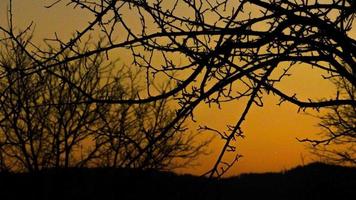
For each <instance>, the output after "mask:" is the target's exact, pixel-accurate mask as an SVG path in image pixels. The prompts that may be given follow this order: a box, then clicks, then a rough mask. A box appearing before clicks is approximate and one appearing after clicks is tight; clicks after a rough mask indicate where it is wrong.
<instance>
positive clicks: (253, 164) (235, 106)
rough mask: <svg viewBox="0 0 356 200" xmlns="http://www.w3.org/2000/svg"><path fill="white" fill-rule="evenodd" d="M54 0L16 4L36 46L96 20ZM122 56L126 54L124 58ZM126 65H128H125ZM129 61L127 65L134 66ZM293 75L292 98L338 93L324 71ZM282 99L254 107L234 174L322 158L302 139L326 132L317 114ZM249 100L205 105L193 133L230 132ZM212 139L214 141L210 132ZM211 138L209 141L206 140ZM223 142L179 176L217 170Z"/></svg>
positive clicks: (2, 9)
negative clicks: (207, 129) (200, 129)
mask: <svg viewBox="0 0 356 200" xmlns="http://www.w3.org/2000/svg"><path fill="white" fill-rule="evenodd" d="M7 2H8V1H6V0H2V1H0V24H1V25H4V24H5V23H6V10H7ZM51 2H54V0H52V1H49V0H35V1H34V0H14V1H13V4H14V5H13V10H14V23H15V25H16V28H17V29H24V28H25V27H26V26H27V25H28V24H30V22H31V21H33V22H34V23H35V27H36V28H35V32H34V41H35V42H38V43H41V40H42V39H43V38H46V37H52V36H53V34H54V32H57V33H58V34H59V36H61V37H64V38H65V37H68V36H69V35H70V34H71V33H73V32H75V30H78V29H79V30H80V29H82V28H84V27H85V25H87V22H88V21H89V20H90V19H91V18H92V16H91V15H90V14H88V13H86V12H82V11H80V9H76V10H73V9H72V8H70V7H65V6H64V4H63V3H62V4H60V5H58V6H57V7H54V8H51V9H46V8H44V5H49V4H50V3H51ZM119 57H120V55H119ZM123 57H124V56H123ZM122 62H125V60H122ZM130 62H131V61H127V63H126V64H130ZM292 73H293V76H291V77H289V78H287V79H286V80H285V81H284V82H283V84H280V85H279V87H280V88H281V89H283V90H285V91H288V92H289V93H290V94H293V93H297V94H298V97H304V99H306V97H308V98H310V97H313V98H314V99H318V98H327V97H330V96H332V95H333V94H334V93H335V91H334V90H335V89H334V88H333V85H332V84H331V83H330V82H328V81H326V80H324V79H323V78H322V76H321V73H320V71H317V70H312V69H310V68H308V67H307V66H303V65H300V66H298V67H295V68H293V70H292ZM278 100H279V99H278V98H277V97H274V96H272V95H269V96H268V95H265V97H264V107H262V108H260V107H253V109H252V110H251V112H250V113H249V115H248V117H247V119H246V121H245V122H244V124H243V130H244V134H245V136H246V137H245V138H244V139H242V140H241V139H240V141H239V144H240V145H239V146H238V147H237V149H238V152H239V153H240V154H242V155H243V158H242V159H241V160H240V161H239V162H238V163H237V164H236V166H235V167H233V168H232V169H231V171H230V172H229V174H228V175H234V174H240V173H245V172H267V171H281V170H284V169H289V168H291V167H293V166H296V165H300V164H302V162H305V163H308V162H311V161H313V160H317V158H315V157H313V156H312V155H311V154H310V153H309V150H308V149H307V148H306V145H305V144H301V143H299V142H298V141H297V140H296V138H306V137H310V138H316V137H317V134H318V133H319V132H320V128H318V127H317V124H318V119H317V118H315V117H313V116H311V115H315V114H317V113H314V112H312V111H308V113H304V112H300V113H298V112H297V111H298V108H297V107H296V106H294V105H291V104H288V103H284V104H282V105H281V106H278V105H276V104H277V103H278ZM244 103H245V102H244V101H239V102H234V103H229V104H223V105H222V109H221V110H219V109H217V108H215V107H213V108H208V106H207V105H201V106H199V107H198V110H197V111H196V120H197V122H195V123H193V122H190V127H191V130H190V131H193V132H194V131H195V128H196V127H198V125H209V126H211V127H214V128H216V129H221V130H225V129H226V125H227V124H233V123H235V122H236V120H238V118H239V114H240V113H241V109H242V108H243V106H244ZM203 134H206V137H210V136H211V134H210V133H203ZM204 137H205V136H204ZM222 145H223V144H222V142H221V141H220V140H219V139H218V137H216V139H215V140H214V142H213V143H212V144H211V145H210V147H209V151H210V152H211V153H210V154H209V155H207V156H202V157H201V158H200V159H199V160H198V162H199V163H200V165H198V166H195V167H193V168H187V169H180V170H178V171H179V172H183V173H194V174H197V175H200V174H202V173H203V172H206V171H207V170H208V169H209V168H211V166H212V164H213V162H215V160H216V158H217V154H218V153H219V152H220V149H221V146H222Z"/></svg>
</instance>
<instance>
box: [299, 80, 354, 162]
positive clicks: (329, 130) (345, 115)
mask: <svg viewBox="0 0 356 200" xmlns="http://www.w3.org/2000/svg"><path fill="white" fill-rule="evenodd" d="M334 82H335V85H336V86H337V87H338V93H337V95H338V96H343V97H345V96H346V97H347V98H350V99H355V98H356V88H355V86H353V85H351V84H350V83H349V82H347V81H346V80H344V79H338V80H335V81H334ZM320 119H321V122H320V124H319V126H320V127H321V128H322V130H323V132H322V133H321V136H320V138H319V139H303V140H301V141H303V142H308V143H310V144H311V147H312V148H311V150H312V152H313V153H314V154H315V155H317V156H319V157H320V158H321V159H324V160H325V161H327V162H332V163H337V164H351V165H356V106H355V105H343V106H333V107H330V108H329V109H328V113H327V114H326V115H322V116H320Z"/></svg>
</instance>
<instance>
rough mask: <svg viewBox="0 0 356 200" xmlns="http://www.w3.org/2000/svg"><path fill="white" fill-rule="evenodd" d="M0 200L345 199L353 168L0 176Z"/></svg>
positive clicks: (355, 173)
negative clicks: (224, 174)
mask: <svg viewBox="0 0 356 200" xmlns="http://www.w3.org/2000/svg"><path fill="white" fill-rule="evenodd" d="M0 177H1V178H0V188H1V189H0V190H1V199H86V200H88V199H233V198H235V197H239V198H242V199H246V198H248V199H262V198H263V199H313V200H315V199H326V198H327V199H330V198H334V199H350V197H352V196H353V195H354V193H355V185H356V168H352V167H342V166H336V165H328V164H323V163H312V164H309V165H306V166H300V167H296V168H294V169H291V170H288V171H285V172H281V173H265V174H243V175H240V176H237V177H231V178H223V179H208V178H205V177H196V176H190V175H177V174H174V173H168V172H159V171H153V170H145V171H142V170H135V169H118V168H96V169H88V168H70V169H63V170H61V169H52V170H47V171H46V170H45V171H41V172H39V173H23V174H12V173H2V174H1V176H0Z"/></svg>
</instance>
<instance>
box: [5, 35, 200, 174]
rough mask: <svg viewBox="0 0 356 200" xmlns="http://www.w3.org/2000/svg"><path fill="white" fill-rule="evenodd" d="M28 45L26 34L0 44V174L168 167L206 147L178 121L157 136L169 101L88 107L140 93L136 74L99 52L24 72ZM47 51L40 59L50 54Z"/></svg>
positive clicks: (138, 73) (163, 86) (167, 117)
mask: <svg viewBox="0 0 356 200" xmlns="http://www.w3.org/2000/svg"><path fill="white" fill-rule="evenodd" d="M30 43H31V37H30V36H28V35H27V34H23V35H21V37H19V38H17V42H14V41H11V40H0V93H1V95H0V96H1V98H0V171H14V172H26V171H41V170H44V169H48V168H68V167H125V168H140V169H147V168H153V169H171V168H174V167H179V166H182V165H186V164H187V163H189V162H190V161H191V160H192V159H195V158H196V157H197V156H198V155H199V154H200V153H202V148H203V147H204V146H205V144H206V143H205V142H202V143H201V144H199V143H195V140H194V138H195V135H193V134H183V133H184V132H185V130H186V128H185V124H183V123H181V122H180V123H177V124H175V125H174V126H173V127H171V128H170V129H169V130H168V133H167V134H166V135H165V137H160V138H158V136H159V135H160V133H161V131H162V129H164V128H165V127H166V126H167V124H170V123H171V120H172V119H173V117H174V115H175V112H174V110H173V109H170V107H169V101H170V100H169V99H162V100H158V101H155V102H150V103H146V104H113V103H110V102H106V101H102V102H90V101H89V100H90V98H92V96H95V97H96V98H102V99H113V98H120V99H125V98H132V97H136V96H138V95H140V94H141V92H142V91H141V87H140V83H141V82H142V80H141V79H140V76H141V75H142V73H143V71H142V70H141V71H140V70H137V71H135V70H132V69H130V68H129V67H125V66H122V65H120V66H119V65H118V63H117V62H108V61H105V59H104V54H96V55H93V56H90V57H85V58H83V59H79V60H76V61H73V62H69V63H63V64H62V65H60V66H57V67H51V68H48V70H46V71H37V69H36V68H33V69H32V70H31V71H30V72H28V71H27V72H26V70H28V69H29V68H31V67H32V66H33V64H34V60H33V59H34V58H33V57H31V55H29V54H28V53H27V52H26V51H25V50H24V49H23V47H27V45H30ZM97 45H100V42H99V44H97ZM92 46H95V45H94V44H92V43H89V42H88V43H86V44H85V45H84V46H81V45H78V46H73V48H75V49H76V50H77V51H78V52H82V51H86V50H87V49H88V48H90V47H92ZM49 48H50V49H51V51H50V52H47V53H45V54H42V56H44V57H46V56H47V57H49V56H50V55H51V54H52V53H53V52H54V51H55V48H54V47H51V46H49ZM38 51H39V50H38ZM38 53H40V52H38ZM60 56H61V57H68V56H71V53H70V52H67V51H65V52H63V53H62V54H61V55H60ZM50 62H56V61H55V60H53V61H50ZM169 87H170V83H166V82H165V83H162V84H160V85H155V88H156V89H157V90H162V91H164V90H167V89H168V88H169ZM144 147H149V148H144ZM176 159H180V161H179V162H176Z"/></svg>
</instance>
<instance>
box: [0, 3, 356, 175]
mask: <svg viewBox="0 0 356 200" xmlns="http://www.w3.org/2000/svg"><path fill="white" fill-rule="evenodd" d="M61 2H66V3H67V4H66V5H67V6H68V7H73V8H75V9H82V10H84V11H87V12H89V13H92V14H93V19H92V21H90V22H89V24H88V25H87V26H86V27H85V28H83V29H81V30H76V32H75V34H74V36H73V37H71V38H70V39H69V40H63V39H61V38H59V37H58V36H57V34H56V35H55V36H54V37H53V38H51V42H52V44H54V45H56V46H58V48H57V51H54V52H51V54H50V55H49V56H47V57H45V58H42V57H41V55H33V54H31V53H30V51H29V48H25V47H24V48H23V49H24V50H25V51H26V52H28V54H29V55H31V59H32V60H33V62H32V65H31V67H27V68H26V69H24V74H25V76H28V75H29V74H33V73H37V72H42V71H47V70H50V69H52V68H56V67H58V66H60V65H61V64H63V63H68V62H72V61H75V60H78V59H82V58H86V57H89V56H92V55H96V54H98V53H103V52H105V53H108V52H112V51H114V50H115V51H117V50H122V51H129V52H131V55H132V59H133V65H132V67H135V66H136V67H139V68H141V69H145V70H146V86H145V95H143V93H141V95H134V96H131V98H129V99H127V98H100V97H98V96H95V95H94V96H93V95H91V94H87V93H85V92H84V91H83V92H84V93H85V96H87V98H86V100H85V102H86V103H94V102H95V103H102V102H105V103H113V104H139V103H148V102H154V101H157V100H161V99H165V98H169V97H174V98H175V99H176V100H177V102H178V103H179V105H180V109H179V110H178V111H177V112H176V115H175V117H174V119H173V120H172V121H171V122H170V123H169V124H167V126H166V127H165V128H164V129H162V131H161V133H160V134H159V135H158V136H157V137H155V138H154V139H153V140H152V141H151V142H150V143H147V145H146V146H144V147H142V151H141V152H140V153H139V154H136V155H135V157H134V158H132V159H131V162H130V163H129V165H131V164H132V163H135V162H136V161H138V160H142V159H143V158H145V157H147V154H148V153H149V152H150V151H148V149H151V148H152V147H153V146H154V145H156V144H159V143H160V142H161V141H162V140H164V138H166V136H167V135H169V134H170V130H171V128H172V127H174V126H177V124H180V123H182V122H183V121H184V120H186V119H187V118H189V117H193V114H194V112H193V111H194V110H195V108H196V107H197V106H198V105H200V104H202V103H206V104H209V105H210V104H217V105H218V106H219V105H220V104H221V103H224V102H229V101H236V100H241V99H247V103H246V106H245V109H244V111H243V112H242V113H240V115H239V119H238V120H237V121H236V124H233V125H229V126H228V127H227V129H228V130H227V131H219V130H214V129H213V128H209V127H202V129H206V130H213V131H214V132H216V133H218V134H219V135H220V136H221V138H222V140H224V141H225V145H224V146H223V147H222V150H221V153H220V155H219V156H218V158H217V161H216V163H215V164H214V165H213V166H212V169H211V171H209V175H210V176H220V175H222V174H223V173H224V172H225V171H226V170H227V169H228V168H230V167H231V166H232V164H233V163H235V162H236V161H237V160H238V158H239V155H238V154H237V155H236V157H235V159H233V160H232V162H229V161H226V160H225V159H224V157H225V153H226V152H235V149H236V146H235V145H234V143H233V141H235V140H236V138H237V137H241V136H243V132H242V130H241V126H242V123H243V121H244V119H245V117H246V115H247V114H248V112H249V110H250V108H251V107H252V106H253V105H257V106H263V101H262V96H263V95H264V94H268V93H272V94H273V95H276V96H278V97H280V103H283V102H290V103H292V104H295V105H297V106H299V107H300V109H301V110H305V109H307V108H313V109H320V108H323V107H330V106H345V105H353V106H354V105H355V104H356V101H355V99H349V98H346V99H342V98H339V97H337V96H335V97H334V98H332V99H322V100H319V99H306V100H304V99H300V98H299V97H298V96H297V94H295V93H293V92H287V91H283V90H281V89H280V88H279V87H278V86H279V84H280V83H282V82H283V78H284V77H286V76H289V75H292V74H289V73H290V69H291V68H293V67H295V66H298V65H299V64H303V65H306V66H309V67H311V68H317V69H321V70H322V71H324V72H327V73H328V74H329V75H330V77H335V76H340V77H342V78H343V79H345V81H347V82H348V83H349V84H351V85H353V86H355V85H356V78H355V77H356V76H355V71H356V70H355V66H356V65H355V52H356V51H355V50H356V41H355V39H354V38H353V36H352V32H354V31H355V29H354V27H353V24H354V23H353V20H354V18H355V8H356V4H355V2H354V1H352V0H326V1H321V0H320V1H319V0H313V1H307V0H296V1H294V0H240V1H229V0H207V1H202V0H193V1H192V0H174V1H169V2H168V1H161V0H97V1H95V0H93V1H87V0H76V1H70V0H59V1H55V2H54V3H53V4H51V5H48V6H47V7H48V8H52V9H55V6H56V5H57V4H59V3H61ZM10 5H11V4H10ZM9 7H10V9H9V10H10V14H9V24H10V25H9V26H8V27H0V29H1V31H2V32H4V34H5V37H6V38H10V39H12V40H14V41H16V40H17V35H18V34H15V32H14V30H13V25H12V17H11V16H12V13H11V6H9ZM133 16H135V17H133ZM30 28H31V26H29V27H28V29H30ZM98 30H99V31H100V32H101V33H102V34H101V37H102V40H103V41H104V43H102V44H101V45H100V46H97V47H96V48H92V49H87V50H86V51H77V50H75V49H73V48H72V47H73V46H76V45H79V44H81V43H82V42H83V39H84V38H86V37H87V36H88V35H90V34H91V33H93V32H95V31H98ZM66 51H70V52H71V54H70V56H67V57H61V55H62V54H63V52H66ZM108 57H109V58H110V56H108ZM153 58H154V59H153ZM177 58H179V59H177ZM54 61H55V62H54ZM172 73H173V74H176V75H177V76H174V77H173V76H172V75H171V74H172ZM330 77H325V78H330ZM164 78H165V79H168V80H169V81H171V82H173V85H174V86H173V87H172V88H171V89H170V90H169V91H164V92H161V93H159V91H154V88H153V87H152V86H153V85H155V82H156V81H157V80H162V79H164ZM67 81H68V82H70V80H67ZM76 86H77V87H78V88H79V89H80V88H81V86H80V85H76Z"/></svg>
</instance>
